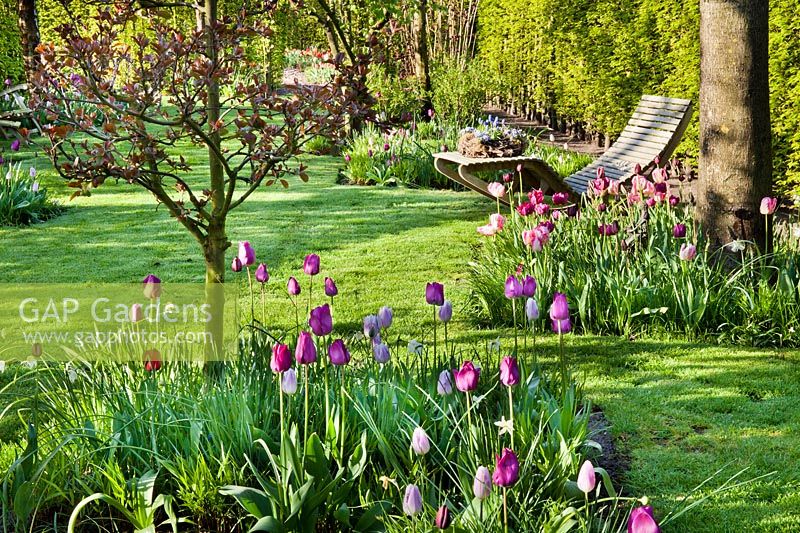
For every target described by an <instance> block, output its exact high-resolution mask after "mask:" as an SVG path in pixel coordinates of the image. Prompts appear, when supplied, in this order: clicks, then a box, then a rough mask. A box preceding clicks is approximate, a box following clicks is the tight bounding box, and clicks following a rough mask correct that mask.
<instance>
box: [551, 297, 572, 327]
mask: <svg viewBox="0 0 800 533" xmlns="http://www.w3.org/2000/svg"><path fill="white" fill-rule="evenodd" d="M550 318H551V319H553V320H566V319H568V318H569V304H568V303H567V297H566V296H565V295H564V294H562V293H560V292H557V293H555V294H554V295H553V305H551V306H550Z"/></svg>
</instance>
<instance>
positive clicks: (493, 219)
mask: <svg viewBox="0 0 800 533" xmlns="http://www.w3.org/2000/svg"><path fill="white" fill-rule="evenodd" d="M489 224H490V225H491V226H493V227H494V228H495V229H496V230H497V231H500V230H501V229H503V226H505V224H506V217H504V216H503V215H501V214H500V213H492V214H491V215H489Z"/></svg>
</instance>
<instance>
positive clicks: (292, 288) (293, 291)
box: [286, 276, 300, 296]
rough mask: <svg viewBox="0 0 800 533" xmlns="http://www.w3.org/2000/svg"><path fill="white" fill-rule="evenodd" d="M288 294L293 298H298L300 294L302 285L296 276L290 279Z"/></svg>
mask: <svg viewBox="0 0 800 533" xmlns="http://www.w3.org/2000/svg"><path fill="white" fill-rule="evenodd" d="M286 292H288V293H289V295H291V296H297V295H298V294H300V284H299V283H298V282H297V279H295V277H294V276H292V277H290V278H289V282H288V283H287V284H286Z"/></svg>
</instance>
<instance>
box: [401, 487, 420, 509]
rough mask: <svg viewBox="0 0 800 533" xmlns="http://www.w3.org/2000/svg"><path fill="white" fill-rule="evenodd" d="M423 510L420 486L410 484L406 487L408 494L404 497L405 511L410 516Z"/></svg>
mask: <svg viewBox="0 0 800 533" xmlns="http://www.w3.org/2000/svg"><path fill="white" fill-rule="evenodd" d="M421 510H422V495H421V494H420V492H419V487H417V486H416V485H408V486H407V487H406V494H405V496H404V497H403V512H404V513H405V514H407V515H408V516H414V515H416V514H417V513H419V512H420V511H421Z"/></svg>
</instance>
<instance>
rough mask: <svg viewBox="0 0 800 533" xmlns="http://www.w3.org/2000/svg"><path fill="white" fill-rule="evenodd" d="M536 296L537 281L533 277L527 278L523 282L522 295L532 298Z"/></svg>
mask: <svg viewBox="0 0 800 533" xmlns="http://www.w3.org/2000/svg"><path fill="white" fill-rule="evenodd" d="M534 294H536V279H535V278H534V277H533V276H525V279H524V280H522V295H523V296H525V297H528V298H530V297H531V296H533V295H534Z"/></svg>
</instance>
